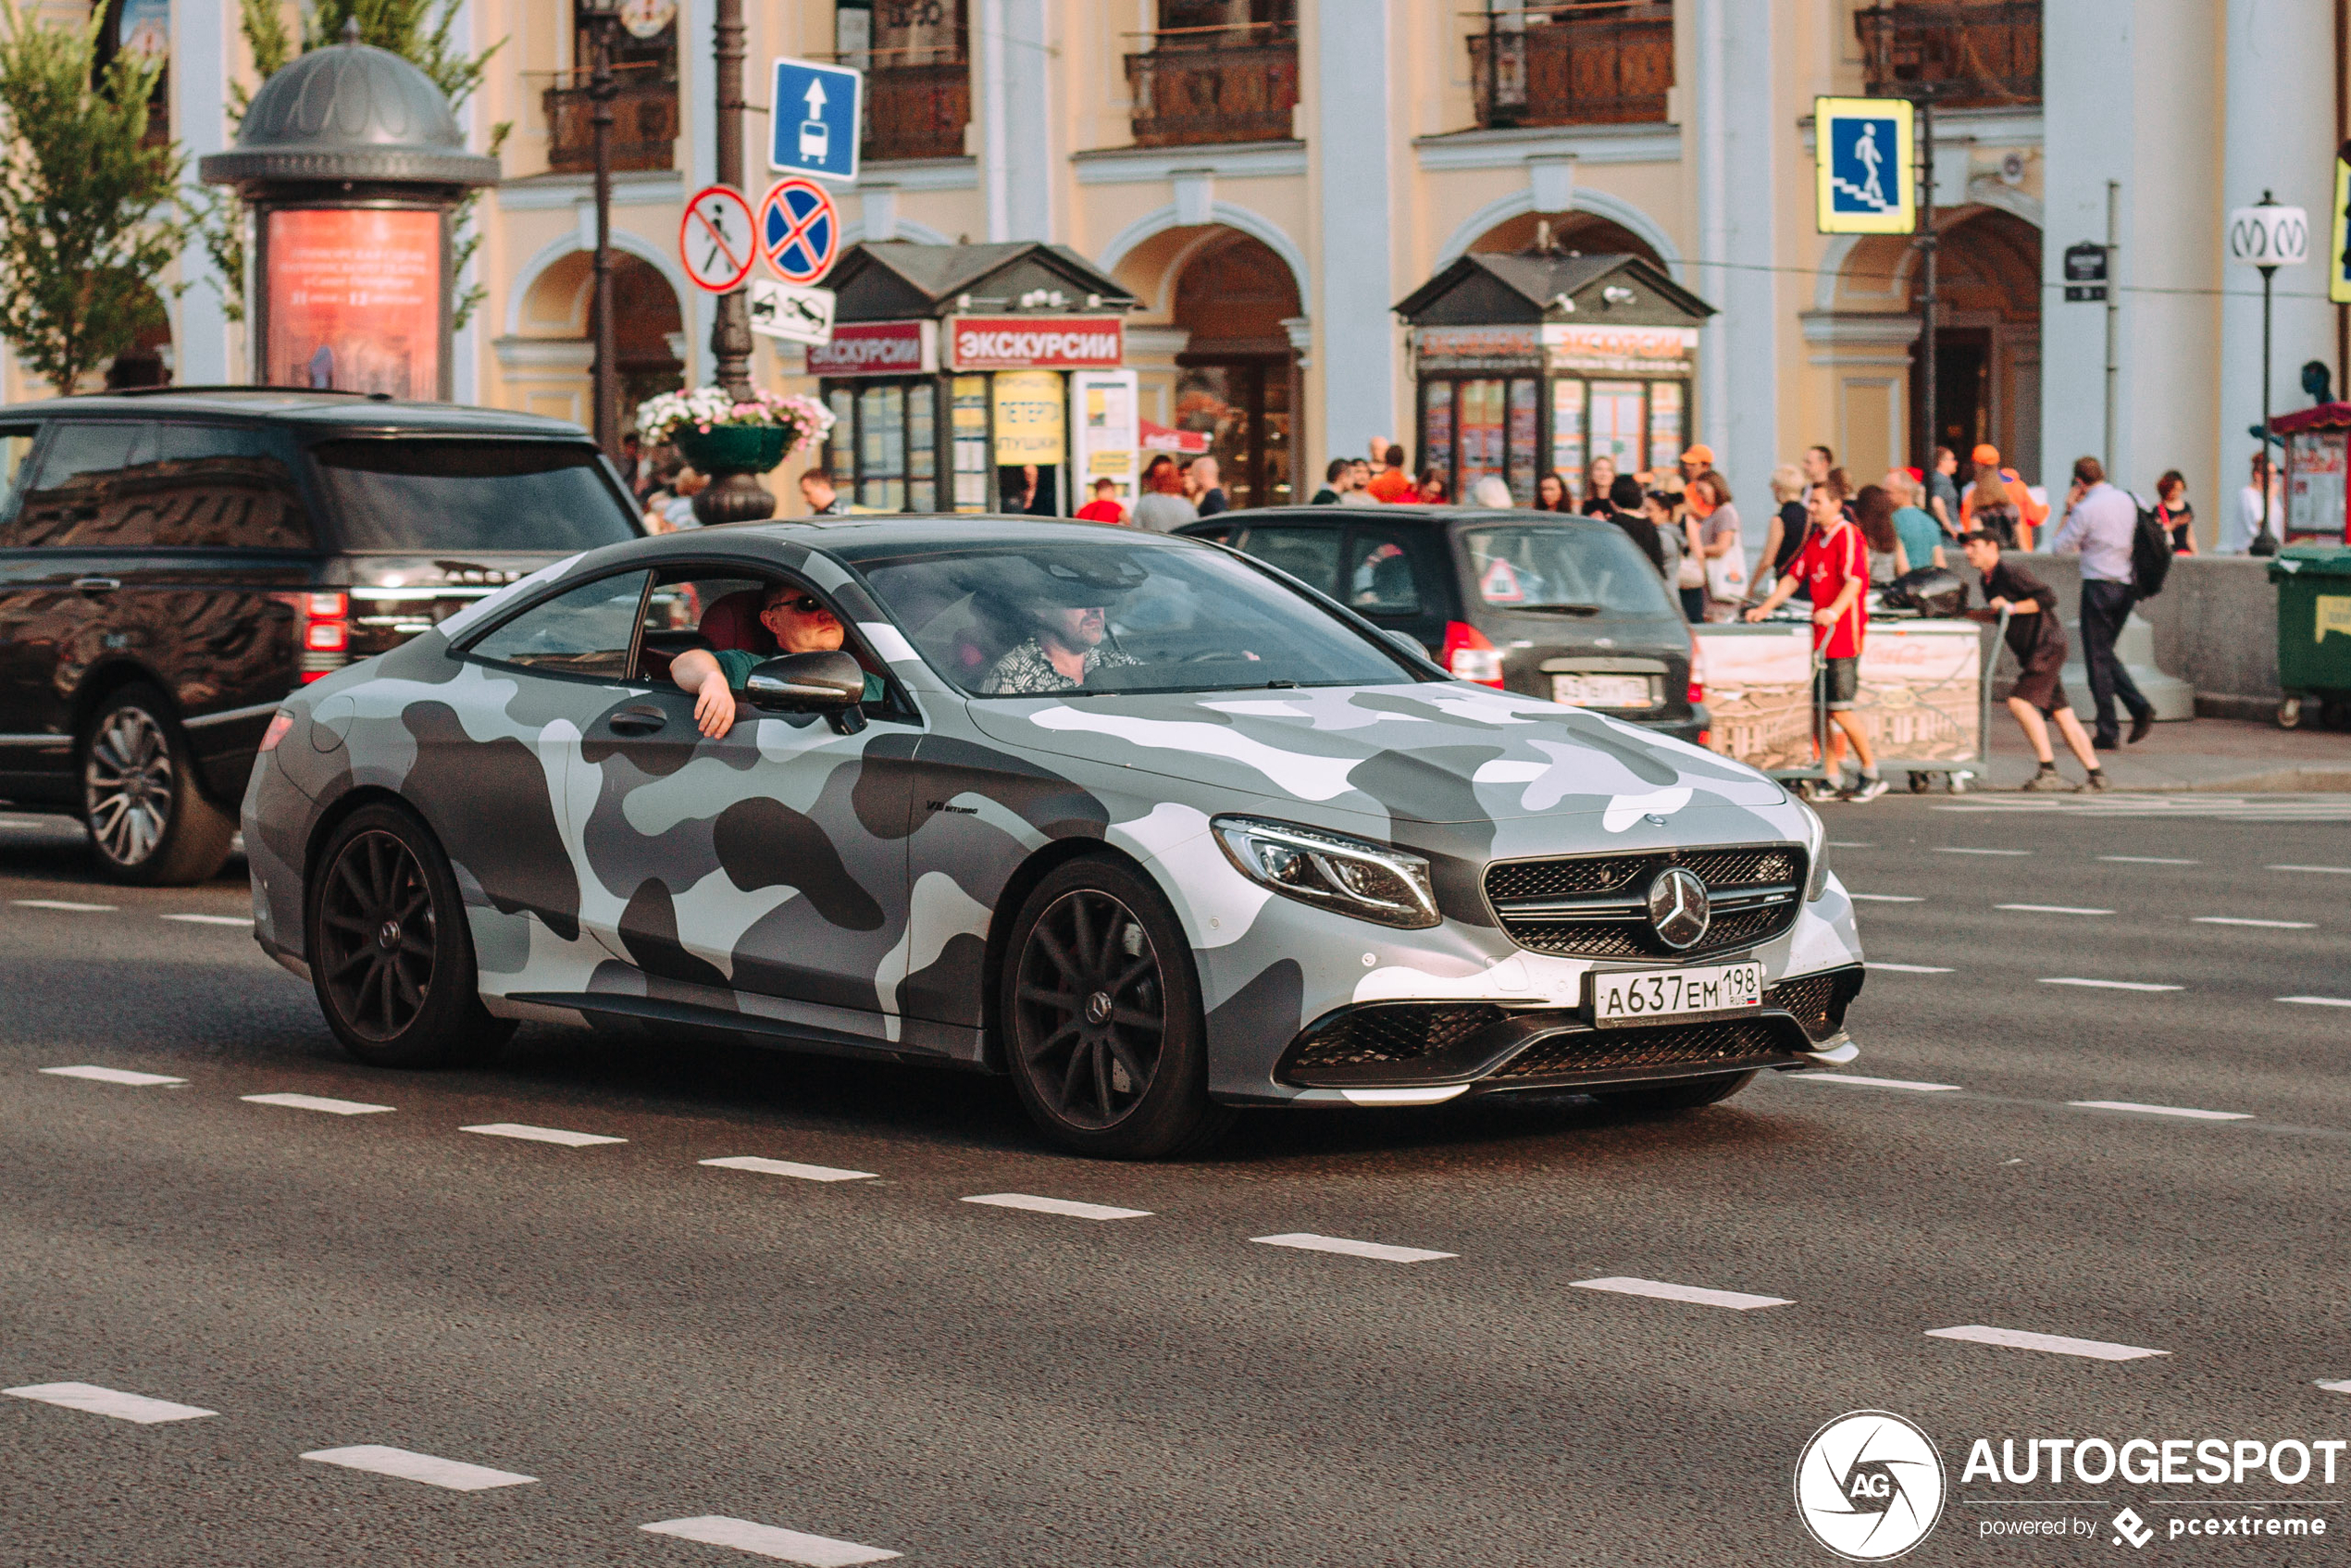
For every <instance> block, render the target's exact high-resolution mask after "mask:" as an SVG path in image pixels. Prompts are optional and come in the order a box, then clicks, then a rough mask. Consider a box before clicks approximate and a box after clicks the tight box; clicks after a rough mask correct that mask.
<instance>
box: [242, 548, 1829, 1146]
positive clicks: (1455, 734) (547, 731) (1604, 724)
mask: <svg viewBox="0 0 2351 1568" xmlns="http://www.w3.org/2000/svg"><path fill="white" fill-rule="evenodd" d="M243 819H244V820H243V825H244V833H245V841H246V846H247V852H248V856H249V860H250V864H251V866H252V872H253V894H254V914H255V938H256V940H259V941H260V943H261V945H262V946H263V948H264V949H266V950H267V952H270V953H271V954H272V955H273V956H275V957H276V958H277V959H278V960H279V961H280V963H282V964H285V965H286V966H287V967H289V968H290V969H292V970H294V971H295V972H296V973H298V974H302V975H304V976H305V977H308V978H309V979H310V980H311V981H312V983H313V984H314V986H315V987H316V989H317V996H318V1001H319V1005H320V1007H321V1008H322V1009H323V1010H324V1012H325V1014H326V1017H327V1021H328V1023H329V1025H330V1027H332V1029H333V1030H334V1032H335V1034H336V1035H337V1036H338V1038H339V1039H341V1040H342V1043H343V1044H344V1045H345V1047H346V1048H347V1049H349V1051H350V1052H352V1053H353V1054H354V1055H355V1056H356V1057H358V1058H359V1059H360V1060H362V1061H364V1062H368V1063H373V1064H381V1065H385V1066H421V1065H427V1064H435V1063H442V1062H447V1061H451V1060H456V1059H466V1058H479V1056H481V1055H482V1054H483V1053H485V1052H489V1051H491V1050H493V1049H494V1048H495V1047H496V1046H497V1045H498V1044H500V1043H502V1042H503V1040H504V1038H505V1037H506V1035H508V1034H509V1033H511V1032H512V1030H513V1028H514V1026H515V1023H516V1020H519V1019H525V1018H539V1019H562V1020H570V1021H578V1020H580V1019H583V1018H588V1019H612V1018H620V1019H635V1020H640V1021H641V1022H643V1023H645V1024H648V1025H651V1026H653V1027H662V1026H695V1027H720V1028H724V1029H728V1030H730V1031H734V1032H736V1033H738V1034H740V1035H744V1036H749V1037H753V1038H755V1039H761V1040H764V1041H769V1042H772V1043H775V1044H777V1045H780V1046H786V1047H790V1048H793V1049H804V1050H815V1051H827V1052H841V1053H848V1054H853V1055H858V1056H865V1057H877V1058H887V1059H895V1060H900V1061H919V1062H936V1063H939V1064H942V1065H952V1066H961V1067H965V1068H972V1069H977V1070H981V1071H989V1072H1003V1073H1009V1074H1010V1076H1011V1077H1012V1079H1013V1082H1014V1087H1015V1089H1017V1091H1018V1093H1019V1095H1020V1098H1021V1099H1022V1101H1024V1103H1025V1104H1026V1107H1027V1109H1028V1110H1029V1112H1030V1113H1031V1114H1033V1115H1034V1117H1035V1118H1036V1121H1037V1123H1038V1125H1039V1126H1040V1127H1041V1128H1043V1129H1044V1131H1045V1132H1046V1134H1047V1135H1048V1136H1050V1137H1051V1139H1054V1140H1056V1141H1058V1142H1060V1143H1062V1144H1063V1145H1064V1146H1066V1147H1068V1148H1071V1149H1074V1150H1076V1151H1082V1152H1085V1153H1088V1154H1094V1155H1101V1156H1107V1157H1118V1158H1147V1157H1154V1156H1162V1155H1167V1154H1171V1153H1174V1152H1176V1151H1184V1150H1188V1149H1194V1148H1198V1147H1200V1146H1201V1145H1202V1144H1204V1143H1205V1142H1206V1141H1207V1140H1209V1139H1212V1138H1213V1136H1214V1135H1215V1134H1216V1132H1217V1131H1218V1130H1219V1129H1221V1127H1222V1126H1224V1125H1225V1123H1226V1122H1227V1121H1228V1120H1229V1118H1230V1116H1231V1114H1232V1108H1233V1107H1238V1106H1250V1105H1257V1106H1275V1105H1294V1106H1333V1107H1348V1106H1357V1105H1433V1104H1437V1103H1439V1102H1442V1101H1449V1100H1454V1099H1458V1098H1460V1097H1462V1096H1466V1095H1483V1094H1493V1093H1503V1092H1510V1091H1514V1090H1526V1089H1575V1090H1582V1091H1588V1092H1590V1093H1593V1094H1596V1095H1601V1096H1605V1097H1608V1098H1610V1099H1612V1100H1616V1101H1622V1102H1627V1103H1633V1104H1637V1105H1640V1106H1644V1107H1650V1108H1672V1107H1683V1106H1695V1105H1702V1104H1706V1103H1709V1102H1711V1101H1718V1100H1721V1099H1723V1098H1724V1097H1725V1096H1727V1095H1729V1094H1731V1093H1733V1092H1735V1091H1736V1090H1737V1089H1739V1088H1740V1087H1742V1086H1743V1085H1744V1084H1746V1083H1747V1082H1748V1080H1750V1079H1751V1078H1752V1077H1753V1076H1755V1075H1756V1073H1758V1072H1759V1071H1761V1070H1765V1069H1771V1070H1778V1071H1785V1070H1801V1069H1804V1068H1809V1067H1814V1066H1818V1065H1822V1064H1829V1063H1838V1062H1844V1061H1847V1060H1850V1059H1851V1058H1852V1057H1853V1055H1854V1054H1855V1048H1854V1047H1853V1045H1852V1044H1851V1042H1850V1041H1849V1040H1848V1039H1847V1037H1846V1033H1845V1028H1844V1018H1845V1012H1846V1007H1847V1003H1848V1002H1850V1001H1851V1000H1852V998H1853V996H1854V994H1855V993H1856V992H1857V991H1859V990H1860V985H1861V979H1862V968H1861V948H1860V940H1859V938H1858V936H1857V935H1856V933H1855V930H1854V924H1853V909H1852V904H1851V902H1850V901H1849V900H1848V899H1847V896H1846V893H1845V890H1844V889H1843V888H1842V887H1841V886H1839V884H1838V882H1837V880H1836V878H1835V876H1834V875H1833V874H1832V873H1831V872H1830V870H1829V867H1828V865H1827V863H1826V860H1825V858H1824V846H1823V842H1822V827H1821V823H1820V820H1819V818H1818V817H1816V816H1815V815H1813V814H1812V812H1811V811H1810V809H1808V808H1807V807H1806V806H1804V805H1803V804H1802V803H1799V802H1797V801H1796V800H1794V799H1792V798H1791V797H1790V796H1789V795H1788V793H1787V792H1786V791H1785V790H1782V789H1781V788H1780V787H1779V786H1778V785H1777V784H1774V783H1773V782H1772V781H1771V780H1770V779H1769V778H1764V777H1763V776H1762V775H1760V774H1759V773H1757V772H1755V771H1753V770H1752V769H1750V768H1748V767H1745V766H1742V765H1739V764H1737V763H1735V762H1732V761H1729V760H1727V759H1725V758H1723V757H1721V756H1717V755H1715V754H1713V753H1710V752H1706V751H1701V750H1699V749H1698V748H1697V747H1695V746H1691V745H1687V744H1685V743H1683V742H1681V741H1678V740H1672V739H1669V738H1666V737H1662V736H1660V735H1658V734H1657V733H1655V732H1654V731H1649V730H1644V729H1640V728H1636V727H1634V726H1632V725H1628V724H1625V723H1623V722H1621V721H1619V720H1616V719H1613V718H1609V717H1605V716H1600V715H1597V714H1592V713H1587V712H1584V711H1582V710H1579V709H1575V708H1570V707H1562V706H1560V705H1558V704H1555V703H1548V702H1543V701H1540V700H1537V699H1536V698H1532V697H1527V696H1523V695H1518V694H1514V693H1510V692H1503V691H1493V690H1490V689H1488V688H1485V687H1480V686H1475V685H1470V684H1466V683H1463V682H1461V681H1457V680H1454V679H1451V678H1449V677H1448V676H1447V675H1446V674H1445V672H1444V671H1442V670H1441V669H1439V668H1438V667H1437V666H1435V665H1433V664H1431V663H1430V662H1429V661H1428V660H1427V659H1426V657H1425V656H1424V654H1422V653H1420V652H1418V651H1417V650H1416V649H1411V648H1408V647H1407V646H1404V645H1402V644H1401V643H1399V641H1391V640H1390V639H1389V637H1387V635H1384V634H1383V633H1382V632H1381V631H1380V630H1379V629H1378V628H1375V627H1374V626H1372V625H1371V624H1370V623H1369V622H1367V621H1364V620H1362V619H1361V618H1359V617H1357V616H1354V615H1353V614H1352V613H1350V611H1348V610H1346V609H1345V608H1343V607H1341V606H1340V605H1338V604H1334V603H1332V602H1331V601H1329V600H1327V599H1325V598H1323V597H1321V596H1320V595H1318V594H1316V593H1314V592H1313V591H1312V590H1309V589H1306V588H1304V587H1303V586H1301V585H1300V584H1298V583H1297V582H1295V581H1293V580H1292V579H1288V578H1287V577H1285V576H1283V575H1282V574H1281V573H1279V572H1277V571H1275V570H1273V569H1272V568H1270V567H1268V566H1264V565H1263V564H1262V563H1257V562H1253V561H1250V560H1249V559H1248V558H1246V557H1244V556H1241V555H1238V554H1234V553H1233V552H1230V551H1227V550H1225V549H1223V548H1221V547H1219V546H1216V545H1213V544H1207V543H1203V542H1200V541H1190V540H1184V539H1174V538H1167V537H1163V536H1157V535H1151V534H1147V533H1140V532H1137V531H1135V530H1131V529H1120V528H1111V527H1097V526H1094V525H1089V524H1075V523H1053V522H1042V521H1037V520H1030V519H1010V518H984V517H954V518H936V519H930V518H887V519H885V518H854V517H852V518H840V519H828V520H825V521H820V522H804V523H773V524H753V525H743V526H739V527H730V528H725V529H703V530H697V531H693V532H688V533H682V534H671V535H665V536H660V537H656V538H651V539H641V540H633V541H628V542H627V543H623V544H616V545H612V546H609V547H606V548H603V549H600V550H596V551H593V552H590V553H588V554H581V555H578V556H575V557H573V558H572V559H570V560H567V561H564V562H562V563H560V564H558V565H556V566H551V567H549V568H547V569H546V570H543V571H541V572H539V573H537V574H535V575H533V576H532V577H530V578H529V579H525V580H523V581H521V582H518V583H516V584H514V585H512V586H511V587H509V588H507V589H504V590H503V591H500V592H498V593H496V594H493V595H492V596H491V597H490V598H488V599H485V600H483V601H481V602H480V603H479V604H475V605H474V606H472V607H470V608H468V609H467V610H466V611H464V612H463V613H461V614H459V615H456V616H452V617H451V618H449V619H448V620H445V621H443V622H442V623H441V625H440V626H439V627H438V628H435V629H434V630H432V631H429V632H427V633H425V634H423V635H421V636H419V637H417V638H416V639H415V640H414V641H410V642H408V643H406V644H404V645H403V646H401V647H400V648H398V649H395V650H393V651H392V652H391V653H385V654H383V655H381V656H380V657H378V658H374V659H370V660H368V661H367V662H366V663H364V664H361V665H356V666H352V667H351V668H349V669H347V670H344V671H342V672H340V673H338V674H336V675H333V676H330V678H327V679H324V680H321V681H319V682H317V684H316V685H313V686H310V687H307V688H305V689H304V690H303V691H300V692H298V693H297V694H296V695H294V696H293V697H292V698H291V699H289V700H288V702H287V703H286V704H285V705H284V707H283V708H282V709H280V713H279V715H278V716H277V718H276V720H275V721H274V722H273V723H272V724H271V726H270V728H269V732H268V736H267V745H266V747H265V749H264V752H263V754H262V757H261V763H260V765H259V766H258V767H257V768H256V770H255V774H254V778H253V782H252V785H251V788H250V790H248V792H247V794H246V797H245V803H244V814H243Z"/></svg>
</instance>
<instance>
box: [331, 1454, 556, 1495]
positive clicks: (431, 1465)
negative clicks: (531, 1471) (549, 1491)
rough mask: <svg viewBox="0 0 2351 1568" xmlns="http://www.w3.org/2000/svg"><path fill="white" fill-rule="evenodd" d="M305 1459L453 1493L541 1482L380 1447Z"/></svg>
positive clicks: (486, 1467) (479, 1465)
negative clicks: (417, 1483)
mask: <svg viewBox="0 0 2351 1568" xmlns="http://www.w3.org/2000/svg"><path fill="white" fill-rule="evenodd" d="M302 1457H303V1458H305V1459H315V1460H317V1462H319V1463H321V1464H339V1465H342V1467H343V1468H344V1469H345V1470H365V1471H368V1472H370V1473H371V1474H374V1475H395V1476H398V1477H399V1478H400V1479H401V1480H403V1481H422V1482H423V1483H424V1484H425V1485H426V1486H428V1487H447V1488H448V1489H449V1490H451V1491H453V1492H486V1491H488V1490H490V1489H491V1487H519V1486H522V1485H524V1484H525V1483H527V1482H531V1481H536V1480H538V1479H539V1477H538V1476H536V1475H516V1473H515V1472H513V1471H511V1470H492V1469H491V1468H490V1467H489V1466H487V1465H481V1464H464V1463H461V1462H458V1461H456V1460H454V1459H439V1458H436V1457H434V1456H433V1455H431V1454H429V1453H412V1452H411V1451H409V1450H406V1449H388V1448H385V1447H384V1446H383V1445H382V1444H380V1443H361V1444H358V1445H356V1446H355V1447H353V1448H347V1449H319V1450H316V1451H314V1452H311V1453H306V1454H304V1455H303V1456H302Z"/></svg>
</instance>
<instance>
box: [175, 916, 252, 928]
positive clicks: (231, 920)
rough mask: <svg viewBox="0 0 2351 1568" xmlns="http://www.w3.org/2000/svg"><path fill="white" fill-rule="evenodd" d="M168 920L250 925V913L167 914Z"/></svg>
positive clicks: (211, 924) (208, 924) (190, 923)
mask: <svg viewBox="0 0 2351 1568" xmlns="http://www.w3.org/2000/svg"><path fill="white" fill-rule="evenodd" d="M162 918H164V919H166V920H179V921H183V922H185V923H186V924H188V925H191V926H250V925H252V924H253V916H251V915H164V916H163V917H162Z"/></svg>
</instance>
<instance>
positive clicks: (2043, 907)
mask: <svg viewBox="0 0 2351 1568" xmlns="http://www.w3.org/2000/svg"><path fill="white" fill-rule="evenodd" d="M1992 907H1993V908H1995V909H2013V910H2016V911H2017V912H2018V913H2020V914H2023V915H2111V914H2113V913H2114V911H2112V910H2110V909H2084V908H2081V907H2079V906H2078V905H2074V904H2070V903H2000V904H1994V905H1993V906H1992Z"/></svg>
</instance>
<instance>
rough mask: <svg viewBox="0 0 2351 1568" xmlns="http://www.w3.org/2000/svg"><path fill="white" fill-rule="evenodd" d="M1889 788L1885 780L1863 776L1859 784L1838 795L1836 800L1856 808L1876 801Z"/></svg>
mask: <svg viewBox="0 0 2351 1568" xmlns="http://www.w3.org/2000/svg"><path fill="white" fill-rule="evenodd" d="M1889 788H1890V786H1889V785H1888V784H1887V783H1886V782H1885V779H1883V778H1871V777H1870V776H1869V775H1867V774H1863V775H1862V776H1861V781H1860V783H1859V784H1857V785H1855V786H1854V787H1853V788H1852V789H1850V790H1846V791H1845V793H1843V794H1842V795H1839V796H1838V797H1837V799H1838V800H1841V801H1843V802H1844V803H1846V804H1847V805H1856V806H1858V805H1861V804H1863V803H1867V802H1870V801H1873V800H1876V799H1877V798H1878V797H1879V796H1880V795H1883V794H1885V791H1886V790H1887V789H1889Z"/></svg>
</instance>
